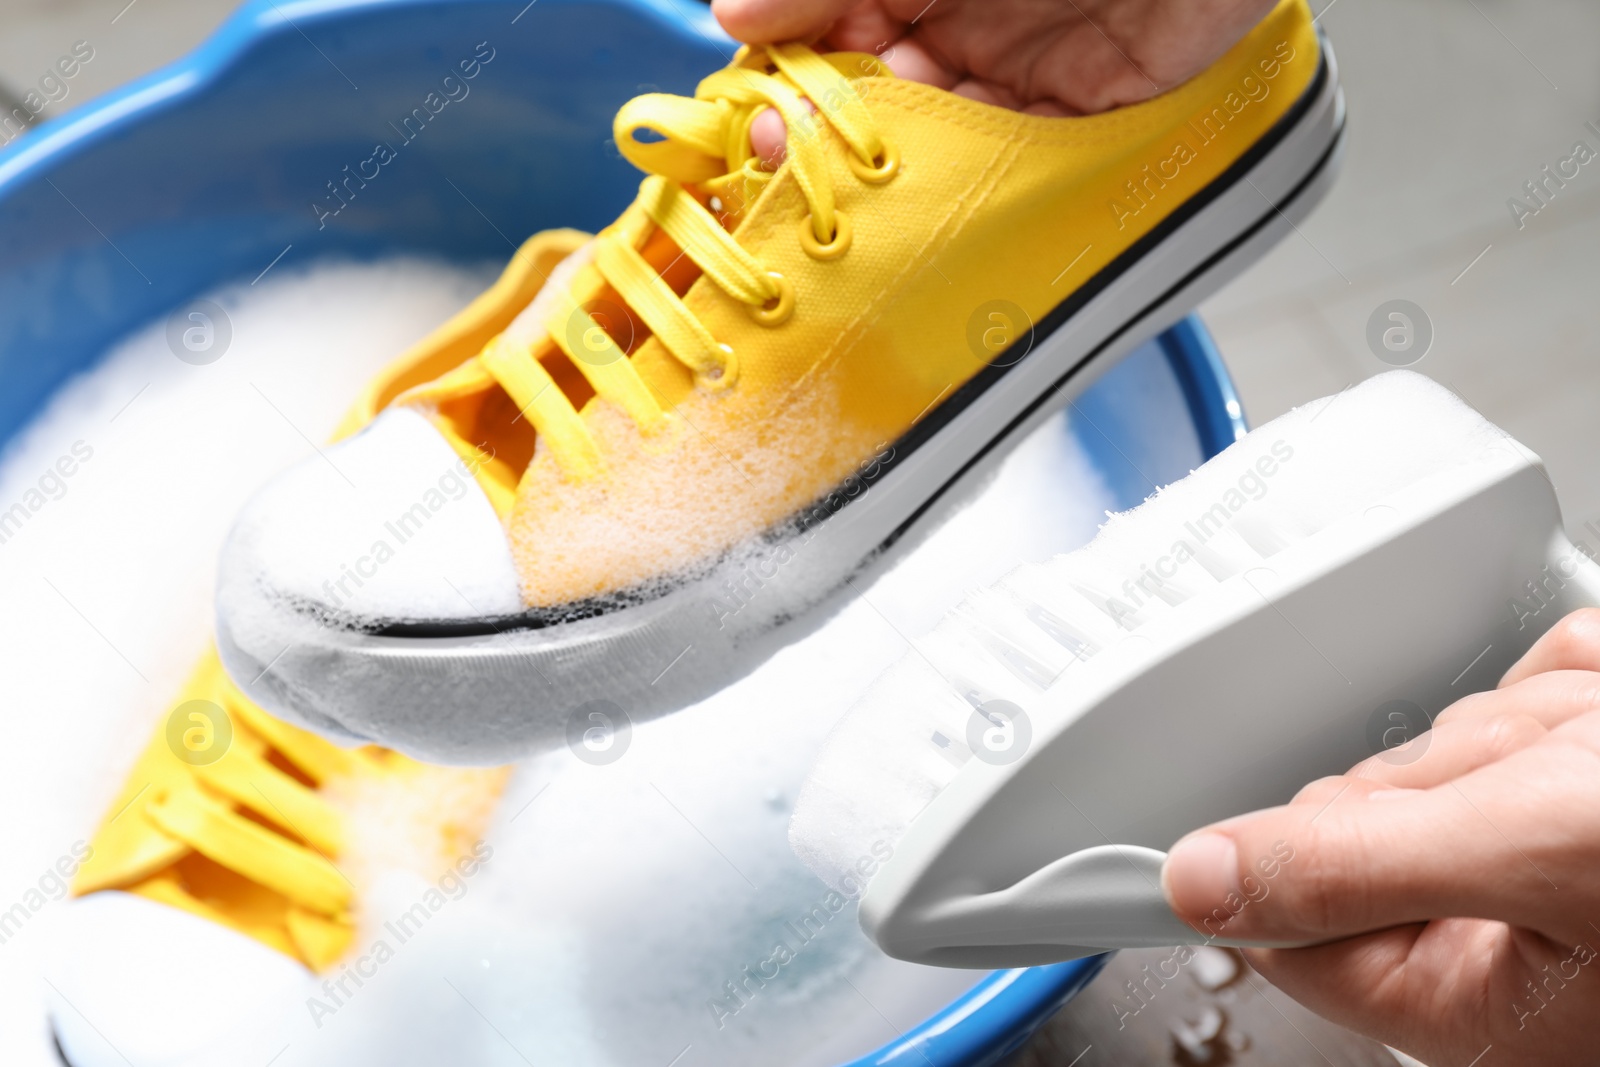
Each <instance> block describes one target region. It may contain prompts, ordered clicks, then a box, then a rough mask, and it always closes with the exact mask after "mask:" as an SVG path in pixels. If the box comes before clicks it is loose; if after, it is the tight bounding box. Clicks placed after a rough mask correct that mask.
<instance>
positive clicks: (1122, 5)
mask: <svg viewBox="0 0 1600 1067" xmlns="http://www.w3.org/2000/svg"><path fill="white" fill-rule="evenodd" d="M1272 7H1273V2H1272V0H1044V2H1040V0H935V2H934V3H929V2H928V0H713V3H712V5H711V10H712V12H713V13H714V14H715V15H716V16H717V20H718V21H719V22H721V23H722V26H723V28H724V29H725V30H727V31H728V32H729V33H730V34H732V35H733V36H734V37H735V38H737V39H738V40H741V41H746V42H749V43H751V44H765V43H768V42H772V41H787V40H795V39H800V40H815V39H818V38H821V39H822V40H823V41H824V42H825V43H826V44H827V45H828V46H829V47H831V48H836V49H839V50H841V51H846V52H871V53H873V54H874V55H877V56H880V57H882V58H883V60H884V61H885V62H887V63H888V64H889V67H890V69H891V70H893V71H894V72H895V74H896V75H898V76H899V77H901V78H906V79H909V80H911V81H916V82H923V83H924V84H927V85H935V86H938V87H939V88H940V89H946V90H949V91H950V92H953V93H955V94H956V95H958V96H965V97H969V98H970V99H973V100H981V101H982V102H984V103H986V104H993V105H995V106H996V107H1005V108H1011V109H1013V110H1016V111H1022V112H1025V113H1027V114H1030V115H1095V114H1098V113H1100V112H1102V111H1109V110H1111V109H1112V108H1115V107H1123V106H1126V105H1128V104H1137V103H1139V102H1141V101H1144V100H1148V99H1150V98H1151V97H1153V96H1155V95H1157V94H1158V93H1163V92H1166V91H1167V90H1168V89H1172V88H1174V87H1176V86H1178V85H1182V84H1183V83H1184V82H1186V81H1188V80H1189V79H1190V78H1192V77H1194V76H1195V75H1197V74H1199V73H1200V72H1201V71H1203V70H1205V69H1206V68H1207V67H1209V66H1210V65H1211V64H1212V63H1214V62H1215V61H1216V60H1217V59H1219V58H1221V56H1222V54H1223V53H1224V52H1226V51H1227V50H1228V49H1229V48H1232V47H1233V46H1234V45H1235V44H1236V43H1238V41H1239V40H1240V39H1241V38H1243V37H1244V36H1245V34H1247V33H1249V32H1250V28H1251V27H1252V26H1255V25H1256V24H1257V23H1258V22H1260V21H1261V19H1262V18H1263V17H1264V16H1265V15H1266V14H1267V12H1268V11H1271V10H1272Z"/></svg>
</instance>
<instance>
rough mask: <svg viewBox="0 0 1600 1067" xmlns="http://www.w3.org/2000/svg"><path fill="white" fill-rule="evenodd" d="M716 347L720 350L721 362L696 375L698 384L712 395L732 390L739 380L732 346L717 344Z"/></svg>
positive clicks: (737, 364) (736, 361)
mask: <svg viewBox="0 0 1600 1067" xmlns="http://www.w3.org/2000/svg"><path fill="white" fill-rule="evenodd" d="M717 347H718V348H719V349H721V350H722V362H721V363H719V364H717V365H716V366H714V367H710V368H709V369H707V370H706V371H704V372H703V373H701V374H699V375H697V377H698V378H699V379H700V384H701V385H702V386H704V387H705V388H706V389H707V390H709V391H711V392H713V393H720V392H721V391H722V390H724V389H729V388H732V386H733V383H734V382H736V381H738V380H739V361H738V360H737V359H735V358H734V355H733V346H732V345H725V344H721V343H720V342H719V343H718V345H717Z"/></svg>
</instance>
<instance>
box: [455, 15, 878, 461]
mask: <svg viewBox="0 0 1600 1067" xmlns="http://www.w3.org/2000/svg"><path fill="white" fill-rule="evenodd" d="M767 60H770V63H771V65H772V66H773V67H775V68H776V74H773V73H768V72H767V71H766V70H765V69H763V68H765V67H766V66H767V62H766V61H767ZM863 63H865V64H866V65H867V67H868V68H869V69H870V72H871V73H873V74H884V73H887V69H886V68H883V67H882V66H881V65H879V64H877V62H876V61H875V60H872V59H871V57H865V56H860V55H856V54H839V53H836V54H832V55H828V56H822V55H818V54H817V53H816V52H814V51H812V50H811V49H810V48H808V47H806V46H805V45H802V44H783V45H769V46H766V47H765V48H764V49H763V50H761V51H759V52H751V53H748V54H747V55H745V56H743V57H741V60H740V61H739V62H738V63H736V64H735V65H734V66H732V67H729V68H727V69H724V70H720V71H718V72H716V73H715V74H713V75H711V76H710V77H708V78H706V79H705V80H704V81H702V82H701V83H700V85H699V86H698V87H697V89H696V91H695V95H694V96H693V97H692V98H690V97H682V96H673V95H670V94H666V93H649V94H646V95H644V96H640V97H636V98H634V99H633V100H630V101H629V102H628V103H626V104H624V105H623V107H622V110H621V111H619V112H618V113H617V117H616V122H615V124H614V132H615V138H616V144H617V147H618V148H619V149H620V150H621V152H622V154H623V155H624V156H625V157H626V158H627V159H628V161H629V162H631V163H633V164H634V165H635V166H637V167H638V168H639V169H641V170H643V171H646V172H648V173H649V175H650V176H649V177H647V178H646V179H645V180H644V182H643V183H642V184H641V185H640V189H639V198H638V200H637V202H636V203H637V205H638V206H639V207H640V208H641V209H642V211H643V213H644V216H645V217H646V218H648V220H649V221H650V222H652V223H654V224H655V225H656V226H657V227H659V228H660V229H661V230H662V231H663V232H665V233H666V234H667V236H669V237H670V238H671V239H672V240H673V242H674V243H675V244H677V246H678V247H679V248H680V249H681V250H682V251H683V254H684V255H685V256H687V257H688V258H689V259H690V260H692V261H693V262H694V263H695V264H696V265H697V266H699V268H700V269H701V271H702V272H703V273H704V275H705V276H706V277H708V278H710V279H711V280H712V282H714V283H715V284H716V285H717V286H718V287H720V288H721V289H722V290H723V291H724V292H726V293H727V294H728V295H730V296H732V297H733V298H734V299H736V300H739V301H740V302H742V303H744V304H745V305H747V306H748V308H749V309H750V313H751V315H752V316H753V317H754V318H755V319H756V321H757V322H760V323H762V324H763V325H767V326H778V325H780V324H781V323H783V322H784V321H785V320H786V319H788V317H789V316H790V315H791V314H792V313H793V310H794V304H795V293H794V289H793V287H792V286H791V285H790V283H789V282H788V281H786V280H785V279H784V278H783V277H782V276H781V275H779V274H777V273H775V272H772V271H769V270H767V269H765V268H764V267H763V266H762V265H761V263H759V262H758V261H757V260H756V259H755V257H754V256H752V255H751V254H750V253H749V252H746V251H745V250H744V249H743V248H742V247H740V245H739V243H738V242H737V241H735V240H734V239H733V236H732V235H731V234H730V233H729V232H728V231H727V230H726V229H724V228H723V226H722V225H721V224H720V223H719V222H718V221H717V219H716V218H715V217H714V216H713V215H712V214H711V212H710V211H708V210H707V209H706V207H705V206H703V205H702V204H701V203H700V201H699V200H697V199H696V198H695V197H694V196H693V195H692V194H691V193H689V192H688V191H687V190H686V189H685V188H684V186H685V185H686V184H695V183H698V182H704V181H709V180H711V179H713V178H718V177H721V176H723V175H728V174H734V173H736V172H739V171H740V170H744V171H747V172H750V173H751V176H752V177H754V178H756V179H758V180H760V181H765V180H766V179H767V178H769V177H770V174H766V173H757V172H756V170H755V165H756V163H757V161H756V160H755V158H754V154H753V151H752V149H751V147H750V124H751V122H752V121H753V120H754V119H755V116H756V115H757V114H759V113H760V112H761V111H763V110H764V109H766V108H768V107H772V108H775V109H776V110H777V111H778V113H779V115H781V116H782V117H783V120H784V125H785V126H786V128H787V129H788V131H789V136H788V143H787V163H786V165H787V166H789V167H790V168H792V171H793V174H794V177H795V182H796V184H797V185H798V187H799V189H800V192H801V194H802V195H803V196H804V197H805V201H806V204H807V206H808V208H809V211H810V214H809V215H808V216H807V218H806V219H804V220H803V221H802V223H801V231H800V241H801V244H802V245H803V246H804V247H805V248H806V250H807V251H808V252H809V253H810V254H811V255H813V256H815V257H816V258H819V259H831V258H834V257H836V256H839V255H842V254H843V253H844V252H845V250H846V249H847V248H848V247H849V245H850V240H851V229H850V220H849V219H848V218H847V217H846V216H845V215H844V213H843V212H840V211H839V210H838V209H837V208H836V207H835V205H834V194H833V183H832V179H831V177H830V175H829V172H828V163H827V155H826V151H825V145H824V141H823V138H822V137H821V136H819V134H820V132H821V129H822V123H826V125H827V126H828V127H831V128H832V129H833V130H834V131H835V132H836V133H837V134H838V135H839V137H841V138H842V139H843V141H844V142H845V144H846V146H847V147H848V150H849V154H848V156H847V159H848V160H849V162H850V166H851V169H852V170H853V171H854V172H855V173H856V174H857V175H858V176H859V177H861V178H862V179H863V180H865V181H869V182H877V181H884V180H887V179H888V178H889V177H892V176H893V174H894V172H895V170H896V169H897V168H898V163H899V161H898V157H897V156H896V155H895V153H894V151H893V149H892V147H891V146H889V145H888V144H887V143H886V142H885V140H884V139H883V137H882V136H881V135H880V134H879V132H878V130H877V127H876V125H875V124H874V123H873V121H872V117H871V115H870V113H869V112H868V111H867V108H866V105H865V104H863V103H862V101H861V98H860V96H859V95H858V94H857V92H856V90H855V89H854V88H853V87H852V86H851V84H850V82H849V81H848V79H847V78H846V77H845V76H844V75H845V73H846V72H850V73H862V72H863V70H862V64H863ZM806 100H810V101H812V102H813V103H814V104H815V105H816V108H817V110H816V112H815V114H813V112H812V110H811V109H810V108H808V107H807V105H806ZM641 132H649V133H650V134H653V135H655V136H656V137H657V138H659V140H653V141H650V142H643V141H640V140H638V138H637V135H638V134H639V133H641ZM635 229H637V227H636V228H635ZM644 236H645V234H643V233H640V232H628V231H627V230H626V229H624V228H621V227H618V228H615V229H613V230H612V231H608V232H607V233H604V234H602V235H601V236H600V237H598V238H597V239H596V241H595V248H594V260H593V263H594V267H595V268H596V269H597V270H598V271H599V273H600V275H601V276H602V277H603V278H604V279H605V281H606V282H607V283H608V284H609V285H610V286H611V288H612V289H614V290H615V291H616V292H617V293H618V294H619V295H620V296H621V297H622V299H623V300H624V301H625V302H626V304H627V306H628V308H629V309H630V310H631V311H632V312H633V314H635V315H637V316H638V318H639V319H640V320H641V321H642V322H643V323H644V324H645V326H646V327H648V329H649V330H650V332H651V333H652V334H653V335H654V336H655V337H656V338H658V339H659V340H660V342H661V344H662V346H663V347H664V348H666V350H667V351H668V352H670V353H671V354H672V355H673V356H674V357H675V358H676V359H677V360H678V361H679V362H681V363H683V365H684V366H686V367H687V368H689V370H690V371H692V372H693V373H694V375H695V377H696V379H697V381H699V383H700V384H701V385H702V386H704V387H705V388H708V389H726V388H728V387H729V386H731V385H732V384H733V383H734V381H735V380H737V378H738V367H739V364H738V355H737V353H735V352H734V350H733V349H732V347H730V346H729V345H727V344H724V343H721V342H719V341H718V340H717V339H716V338H715V337H713V336H712V335H711V333H710V331H709V330H707V329H706V327H705V326H704V325H703V324H702V323H701V322H700V321H699V319H697V318H696V317H695V315H694V313H693V312H691V311H690V310H689V308H688V307H687V306H685V304H684V302H683V300H682V299H680V298H679V297H678V295H677V294H676V293H675V292H673V290H672V289H671V287H670V286H668V285H667V283H666V282H665V281H663V280H662V278H661V275H660V274H659V273H658V272H657V270H656V268H655V267H654V266H652V265H651V264H650V263H649V261H647V260H646V259H645V257H644V256H643V255H641V254H640V253H639V251H638V245H639V243H640V241H641V240H642V238H643V237H644ZM544 325H545V328H546V329H547V330H548V332H549V336H550V338H551V339H552V340H553V341H554V342H555V344H556V345H557V346H559V347H560V348H561V350H562V351H563V352H564V353H566V355H567V357H568V358H569V359H570V360H571V361H572V364H573V366H575V367H577V368H578V370H579V371H580V372H581V373H582V374H583V376H584V377H585V378H586V379H587V380H588V381H589V384H590V385H591V386H593V388H594V391H595V394H596V395H597V396H599V397H600V398H601V399H604V400H606V401H609V402H611V403H613V404H615V405H616V406H617V407H619V408H621V409H622V410H623V411H625V412H627V414H628V416H629V417H630V418H631V419H632V420H633V422H634V423H635V424H636V425H637V426H638V427H639V429H640V431H641V432H643V433H644V434H646V435H650V434H654V433H656V432H658V431H660V430H661V429H662V428H663V427H664V426H665V425H666V423H667V421H668V418H669V417H668V415H667V413H666V412H665V411H664V410H663V409H662V407H661V404H660V402H659V401H658V400H657V398H656V396H655V395H654V394H653V393H652V392H651V390H650V388H649V386H648V385H646V383H645V381H644V379H643V378H642V377H641V376H640V374H639V372H638V371H637V370H636V369H635V368H634V366H633V365H632V363H631V362H630V361H629V360H628V359H627V358H626V353H625V352H624V351H623V350H622V348H621V347H620V346H619V345H618V344H617V342H616V340H615V339H614V338H613V337H612V336H611V335H610V334H609V333H608V332H607V330H606V329H605V327H604V325H603V324H602V323H601V322H599V321H597V320H596V318H595V317H594V316H593V315H591V314H590V312H589V310H587V309H585V308H583V307H581V306H579V304H578V303H577V302H576V301H575V300H574V299H573V297H572V296H571V294H570V293H567V292H562V293H560V294H558V295H557V297H556V301H555V306H554V309H553V311H552V312H551V313H550V314H549V315H548V316H547V317H546V318H545V320H544ZM478 358H479V360H480V362H481V363H482V364H483V366H484V368H485V369H486V370H487V371H488V373H489V374H490V375H492V376H493V377H494V379H495V380H496V381H497V382H498V383H499V384H500V386H501V387H502V388H503V389H504V390H505V391H506V393H507V395H509V396H510V397H511V399H512V402H513V403H515V404H516V406H517V408H518V410H519V411H521V412H522V413H523V415H524V416H525V417H526V418H527V419H528V420H529V422H530V423H532V425H533V427H534V429H535V430H536V431H537V433H538V434H539V436H540V437H541V438H542V439H543V440H544V441H545V443H546V446H547V447H548V448H549V449H550V450H551V452H552V453H553V455H554V456H555V459H556V462H557V464H558V465H559V466H560V468H561V470H562V471H563V473H565V474H566V475H568V476H569V477H577V478H584V477H587V476H589V475H592V474H594V473H596V472H597V471H598V470H599V468H600V457H599V452H598V449H597V447H596V445H595V442H594V440H593V438H592V437H591V436H590V434H589V430H588V428H587V427H586V426H585V425H584V422H583V420H582V419H581V418H580V417H579V415H578V411H577V409H576V408H575V407H574V406H573V404H572V402H571V400H570V399H568V397H567V396H566V395H565V394H564V393H563V392H562V391H561V389H560V388H559V387H558V386H557V385H556V383H555V381H554V379H553V378H552V377H551V376H550V373H549V372H548V371H547V370H546V369H545V368H544V367H543V366H542V365H541V364H540V362H539V360H538V359H537V358H536V357H535V356H534V354H533V351H532V350H531V349H530V348H529V347H528V346H527V345H525V344H519V343H517V342H514V341H512V340H510V339H508V338H505V337H504V336H502V337H498V338H496V339H495V340H494V341H491V342H490V343H489V344H488V345H487V346H485V348H484V350H483V352H482V353H480V354H479V357H478Z"/></svg>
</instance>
